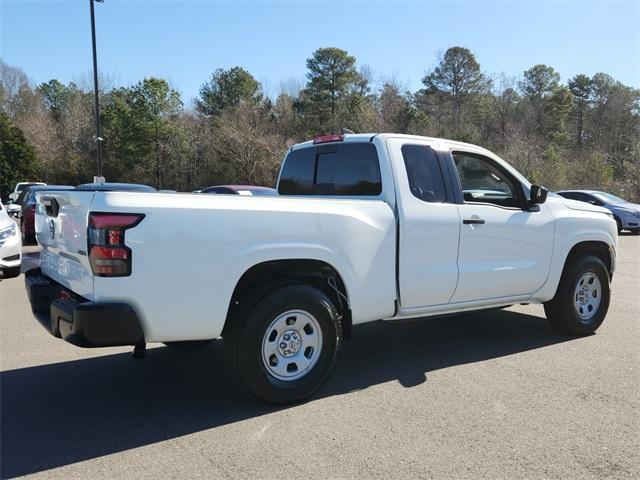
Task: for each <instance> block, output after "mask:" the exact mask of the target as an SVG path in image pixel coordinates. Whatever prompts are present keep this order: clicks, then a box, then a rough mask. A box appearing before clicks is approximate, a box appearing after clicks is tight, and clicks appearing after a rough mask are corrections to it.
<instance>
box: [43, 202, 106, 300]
mask: <svg viewBox="0 0 640 480" xmlns="http://www.w3.org/2000/svg"><path fill="white" fill-rule="evenodd" d="M94 195H95V192H82V191H73V190H70V191H64V192H42V193H38V194H36V198H37V203H38V205H37V208H36V218H35V230H36V237H37V239H38V243H39V244H40V246H41V247H42V251H41V253H40V268H41V270H42V273H44V274H45V275H46V276H48V277H49V278H52V279H53V280H55V281H56V282H58V283H60V284H61V285H63V286H65V287H67V288H68V289H69V290H71V291H73V292H75V293H77V294H78V295H81V296H83V297H85V298H87V299H89V300H93V274H92V271H91V265H90V264H89V257H88V256H87V220H88V216H89V209H90V207H91V201H92V200H93V196H94Z"/></svg>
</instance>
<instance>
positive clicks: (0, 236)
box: [0, 222, 18, 241]
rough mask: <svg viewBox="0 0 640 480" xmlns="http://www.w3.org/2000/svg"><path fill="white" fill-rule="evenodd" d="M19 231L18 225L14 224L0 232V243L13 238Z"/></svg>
mask: <svg viewBox="0 0 640 480" xmlns="http://www.w3.org/2000/svg"><path fill="white" fill-rule="evenodd" d="M17 231H18V227H16V224H15V223H13V222H12V223H11V225H9V226H8V227H7V228H3V229H2V230H0V241H2V240H6V239H7V238H10V237H13V236H14V235H15V234H16V232H17Z"/></svg>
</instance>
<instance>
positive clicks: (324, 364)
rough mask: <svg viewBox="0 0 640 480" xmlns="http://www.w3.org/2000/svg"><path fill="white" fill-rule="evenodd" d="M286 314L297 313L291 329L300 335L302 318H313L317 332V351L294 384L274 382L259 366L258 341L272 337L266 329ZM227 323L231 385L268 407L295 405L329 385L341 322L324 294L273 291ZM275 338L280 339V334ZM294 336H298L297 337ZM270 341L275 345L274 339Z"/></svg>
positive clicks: (301, 289) (296, 288)
mask: <svg viewBox="0 0 640 480" xmlns="http://www.w3.org/2000/svg"><path fill="white" fill-rule="evenodd" d="M290 310H296V311H300V312H303V315H302V316H301V317H302V320H298V318H294V319H293V320H292V322H294V323H292V325H293V326H292V328H296V329H305V328H306V325H304V323H305V322H306V320H305V319H304V318H305V317H304V315H311V316H312V317H313V319H314V320H315V321H316V323H317V325H319V327H320V333H321V340H322V346H321V347H320V348H318V352H317V354H316V360H315V363H314V364H311V365H310V366H309V370H308V372H306V373H305V374H303V376H302V377H300V378H297V379H287V380H282V379H278V378H276V376H275V375H274V374H273V373H272V372H270V371H269V370H268V369H267V366H266V365H265V363H266V360H265V361H263V341H269V340H267V339H268V338H269V337H267V336H266V335H267V329H270V330H271V331H274V328H273V327H272V328H270V326H271V325H272V322H274V321H275V320H276V319H278V318H283V315H282V314H284V313H286V312H288V311H290ZM228 321H229V322H230V324H229V325H228V327H227V328H226V330H225V332H224V334H223V345H224V354H225V361H226V364H227V369H228V371H229V374H230V376H231V378H232V380H234V381H235V382H236V383H237V384H239V385H241V386H242V387H244V389H246V390H248V391H249V392H250V393H251V394H253V395H254V396H256V397H258V398H259V399H261V400H264V401H266V402H269V403H276V404H288V403H295V402H299V401H301V400H304V399H306V398H308V397H310V396H311V395H313V394H314V393H315V392H316V391H317V390H318V389H320V387H322V385H324V384H325V382H326V381H327V380H328V379H329V376H330V375H331V372H332V371H333V368H334V367H335V364H336V360H337V356H338V352H339V351H340V348H341V346H342V328H341V317H340V316H339V315H338V313H337V311H336V308H335V306H334V305H333V303H332V301H331V300H330V299H329V297H327V296H326V295H325V294H324V293H322V292H321V291H320V290H318V289H316V288H314V287H311V286H308V285H298V284H294V285H288V286H284V287H281V288H278V289H276V290H274V291H272V292H270V293H267V294H266V295H265V296H263V297H262V298H261V299H260V300H258V301H257V303H256V304H255V306H254V307H253V308H252V309H251V310H250V311H249V313H248V314H246V315H239V314H236V315H235V316H232V317H231V318H229V320H228ZM288 322H289V319H287V324H289V323H288ZM298 322H299V323H298ZM296 324H298V325H300V326H299V327H298V326H297V325H296ZM279 334H281V335H282V336H284V333H282V332H280V333H279ZM300 334H301V336H302V331H300ZM280 338H283V337H280ZM270 341H271V342H275V343H276V344H278V342H280V339H278V340H270ZM302 346H304V343H302ZM299 348H300V347H299ZM300 351H302V350H300ZM280 358H283V357H280ZM283 361H285V362H286V361H288V360H286V359H285V360H283ZM292 363H295V362H292ZM289 366H290V365H287V368H288V367H289ZM296 368H297V367H296Z"/></svg>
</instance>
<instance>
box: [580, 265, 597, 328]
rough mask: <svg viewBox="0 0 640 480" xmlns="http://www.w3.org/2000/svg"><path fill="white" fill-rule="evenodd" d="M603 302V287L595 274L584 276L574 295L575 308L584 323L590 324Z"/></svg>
mask: <svg viewBox="0 0 640 480" xmlns="http://www.w3.org/2000/svg"><path fill="white" fill-rule="evenodd" d="M601 301H602V285H601V284H600V279H599V278H598V276H597V275H596V274H595V273H592V272H587V273H585V274H583V275H582V276H581V277H580V279H579V280H578V283H577V284H576V288H575V291H574V294H573V306H574V307H575V309H576V312H577V313H578V316H579V317H580V319H581V320H582V321H583V322H584V323H588V322H589V321H590V320H591V319H592V318H593V317H594V315H595V314H596V313H598V307H600V302H601Z"/></svg>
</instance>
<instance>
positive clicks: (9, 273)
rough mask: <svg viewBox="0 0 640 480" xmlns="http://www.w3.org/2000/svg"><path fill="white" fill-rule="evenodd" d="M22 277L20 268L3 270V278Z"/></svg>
mask: <svg viewBox="0 0 640 480" xmlns="http://www.w3.org/2000/svg"><path fill="white" fill-rule="evenodd" d="M18 276H20V267H11V268H3V269H2V277H3V278H16V277H18Z"/></svg>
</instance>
